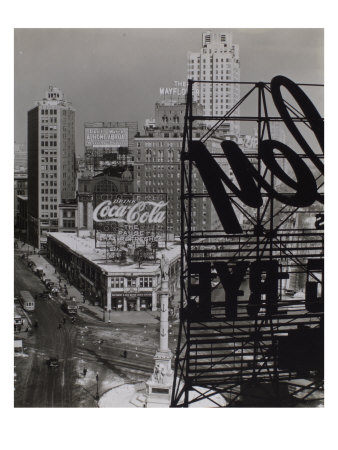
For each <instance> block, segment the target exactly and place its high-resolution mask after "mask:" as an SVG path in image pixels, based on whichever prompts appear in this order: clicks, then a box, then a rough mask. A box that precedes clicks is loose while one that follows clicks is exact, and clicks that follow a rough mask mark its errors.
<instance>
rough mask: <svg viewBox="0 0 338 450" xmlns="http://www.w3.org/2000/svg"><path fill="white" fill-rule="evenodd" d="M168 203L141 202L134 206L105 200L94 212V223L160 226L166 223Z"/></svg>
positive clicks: (133, 204)
mask: <svg viewBox="0 0 338 450" xmlns="http://www.w3.org/2000/svg"><path fill="white" fill-rule="evenodd" d="M167 204H168V202H163V201H161V202H152V201H140V202H136V203H132V204H124V203H122V204H120V203H114V201H111V200H105V201H103V202H102V203H100V204H99V205H98V206H97V207H96V208H95V209H94V211H93V220H94V222H117V223H127V224H137V223H140V224H145V223H147V224H155V223H156V224H160V223H163V222H164V221H165V218H166V209H165V207H166V206H167Z"/></svg>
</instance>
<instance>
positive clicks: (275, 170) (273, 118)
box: [171, 77, 324, 407]
mask: <svg viewBox="0 0 338 450" xmlns="http://www.w3.org/2000/svg"><path fill="white" fill-rule="evenodd" d="M277 78H278V80H277ZM273 81H274V80H272V81H271V83H267V82H259V83H249V82H248V83H243V82H238V83H237V84H238V85H240V87H241V89H243V90H244V89H247V93H246V94H245V95H243V97H242V98H241V100H240V101H239V102H238V103H237V104H236V105H234V106H233V108H231V109H230V110H229V111H228V113H227V114H226V115H225V116H224V117H219V116H217V115H211V116H196V115H195V116H194V115H193V108H192V105H193V86H194V84H195V83H197V84H198V85H199V86H202V85H203V83H209V84H213V83H214V84H215V83H217V85H224V86H226V85H227V84H230V82H220V81H218V82H211V81H200V80H189V83H188V93H187V103H186V115H185V128H184V136H183V145H182V152H181V310H180V329H179V337H178V345H177V351H176V359H175V375H174V385H173V393H172V401H171V407H189V406H190V405H191V404H192V403H195V402H198V401H199V400H202V399H208V400H209V401H211V402H213V403H214V405H215V406H221V402H219V400H218V399H219V398H220V397H219V395H221V396H222V398H223V399H225V400H226V403H227V406H281V405H292V404H293V403H292V402H293V401H295V399H296V398H297V399H299V398H303V399H304V398H309V397H310V396H311V395H312V394H313V393H314V392H317V393H318V391H321V390H323V376H324V374H323V372H324V370H323V345H324V343H323V318H324V303H323V254H324V244H323V239H324V236H323V207H322V203H323V202H322V189H323V175H322V174H321V173H320V172H321V170H320V169H321V165H322V159H323V155H322V154H321V153H319V152H314V151H312V149H310V147H311V146H313V145H312V140H311V138H309V137H306V138H303V136H305V134H304V133H303V132H301V131H300V130H301V128H302V127H304V128H305V129H306V130H307V131H306V132H305V133H309V132H310V133H311V134H312V133H315V137H316V138H317V141H318V142H319V143H321V140H322V138H323V136H322V126H323V119H321V118H320V116H319V115H318V113H317V111H316V110H315V108H314V107H313V105H312V103H311V101H310V100H309V99H308V97H307V96H306V94H304V95H303V94H302V92H303V89H312V88H316V89H321V90H322V85H309V84H308V85H305V84H295V83H293V82H291V80H288V79H286V78H285V77H276V81H278V82H281V83H282V87H283V89H284V88H285V89H286V90H289V93H291V95H289V96H288V98H287V100H284V99H283V102H282V103H283V111H282V108H278V102H276V101H275V98H274V95H275V97H276V96H277V94H276V93H274V92H273V89H274V86H273ZM284 83H286V84H284ZM279 91H281V89H279ZM275 92H276V90H275ZM290 97H291V99H290ZM248 100H250V101H251V105H252V104H254V105H255V109H256V114H255V115H252V116H249V115H246V116H241V115H240V114H239V106H240V105H242V104H243V103H244V102H246V101H248ZM272 100H274V102H275V104H274V103H273V102H272ZM253 102H255V103H253ZM280 104H281V102H280V103H279V105H280ZM295 104H296V106H295ZM276 110H277V112H276ZM271 111H272V112H273V114H271V113H270V112H271ZM316 113H317V114H316ZM201 120H202V121H204V123H205V124H206V125H207V127H206V130H207V131H206V133H205V134H204V136H203V137H202V138H200V139H199V140H196V138H195V136H194V133H193V130H194V122H195V121H201ZM230 121H239V122H251V123H252V124H256V125H257V137H258V144H257V149H250V151H247V152H246V153H245V154H244V156H245V158H246V160H247V161H248V163H247V166H246V169H247V175H246V176H247V178H248V183H249V181H250V180H249V179H250V177H251V176H253V179H254V180H255V184H253V185H252V186H253V187H254V189H255V190H256V189H257V196H260V198H261V200H262V201H261V204H260V206H258V207H252V206H248V205H247V204H246V200H245V198H244V194H243V192H244V191H245V189H246V188H245V182H244V183H243V182H242V181H241V180H240V179H239V178H240V177H238V176H237V180H235V181H234V179H233V178H231V179H230V178H229V177H230V175H229V170H230V169H234V172H235V171H236V164H235V163H236V161H237V162H238V161H239V159H238V155H237V154H235V153H236V151H237V153H241V155H242V156H243V152H242V151H241V149H240V148H239V147H238V146H236V147H234V146H233V147H231V148H230V147H225V146H224V147H223V143H224V141H225V142H226V139H229V138H227V137H226V133H223V135H222V127H223V125H224V124H227V123H229V122H230ZM273 122H275V123H280V124H281V126H282V124H284V125H285V126H286V127H287V129H288V130H289V132H290V133H291V134H292V137H293V138H294V140H295V141H296V143H294V141H292V142H293V143H292V144H291V146H292V147H293V148H294V149H295V151H294V152H293V151H292V150H291V149H290V148H289V147H288V149H289V150H290V151H289V150H288V149H286V147H287V146H286V145H285V144H279V143H278V142H277V141H276V140H273V139H272V138H273V137H272V132H271V128H272V123H273ZM318 130H319V131H318ZM297 133H298V134H297ZM312 137H313V136H312ZM214 138H215V140H217V139H218V140H219V142H221V141H222V140H223V143H222V144H221V145H222V148H223V151H222V149H221V150H220V151H215V146H214V145H211V141H212V139H214ZM302 138H303V140H302ZM197 141H199V142H197ZM266 141H271V142H272V144H271V145H272V147H274V149H277V150H279V152H278V153H276V152H275V153H274V154H273V155H274V156H273V158H274V162H273V163H272V162H271V160H270V163H269V161H268V157H267V156H266V155H267V152H265V153H263V150H264V147H266V145H267V144H266ZM313 141H314V139H313ZM276 142H277V143H276ZM297 143H298V144H299V147H300V149H296V145H297ZM202 144H203V145H202ZM209 144H210V145H209ZM316 144H317V143H316ZM228 145H230V144H228ZM225 148H227V149H228V151H227V152H226V151H225ZM234 148H235V150H234V152H233V153H231V152H230V150H233V149H234ZM229 149H230V150H229ZM274 149H272V153H273V150H274ZM304 149H305V150H304ZM202 151H203V152H204V151H205V152H208V153H209V155H207V156H205V158H208V157H210V158H211V159H213V161H215V162H216V164H217V165H218V166H219V168H220V169H219V171H218V168H217V171H215V172H213V175H212V176H214V177H217V176H220V175H219V173H220V172H221V170H222V171H223V172H224V173H225V174H226V175H225V176H224V177H223V178H222V182H224V180H226V184H227V187H228V189H227V191H226V193H227V200H228V203H229V205H230V206H231V208H232V210H233V211H234V213H235V214H236V217H237V220H238V222H239V230H238V227H237V230H235V231H231V230H230V231H229V230H227V231H225V230H224V222H222V220H221V222H222V225H223V226H219V227H217V229H212V230H207V231H205V230H197V229H196V228H195V227H194V226H193V211H194V208H193V206H194V201H195V199H196V198H201V197H203V198H207V199H209V200H208V201H212V203H213V207H214V208H215V212H216V213H217V215H218V217H219V218H220V214H221V209H222V208H221V207H219V205H220V202H219V199H218V207H217V204H216V203H217V195H218V194H217V193H216V194H215V192H212V191H211V188H210V186H211V185H212V183H213V181H212V180H211V181H210V176H209V178H208V174H207V173H206V172H204V174H203V173H201V172H203V170H202V169H203V164H202V163H201V161H202V160H201V159H200V160H199V158H200V156H199V155H200V153H201V152H202ZM291 152H292V153H296V156H293V154H291ZM229 155H230V156H229ZM231 155H234V156H233V158H232V159H231ZM264 155H265V156H266V157H264ZM235 158H237V159H235ZM211 159H209V161H211ZM296 159H297V161H296ZM298 159H299V161H300V162H299V161H298ZM243 161H244V159H243ZM290 165H291V170H290ZM304 165H307V169H306V167H304ZM268 166H269V167H268ZM300 166H301V169H299V170H303V172H302V173H305V172H306V174H307V175H306V176H307V177H308V178H307V180H308V181H309V180H310V178H311V176H313V180H315V181H314V183H315V190H316V193H315V194H314V197H313V199H312V200H308V201H307V205H305V206H304V204H306V201H305V200H304V198H303V197H302V195H301V194H299V198H300V200H299V201H298V197H297V195H298V193H299V192H300V191H301V190H302V187H301V183H302V181H301V180H300V178H301V175H300V172H298V168H299V167H300ZM241 167H242V166H241V164H238V166H237V169H238V170H237V174H239V173H240V170H242V169H241ZM213 168H215V166H213V167H208V168H205V170H206V171H208V170H209V171H212V170H213ZM250 170H251V172H250ZM308 171H310V172H311V173H310V174H309V172H308ZM194 173H197V175H198V176H202V179H203V181H204V185H205V189H204V190H203V192H196V189H194V185H193V178H194ZM252 174H254V175H252ZM311 174H312V175H311ZM222 176H223V175H222ZM229 180H230V181H229ZM311 180H312V178H311ZM311 180H310V181H309V183H310V182H311ZM208 183H209V188H208V185H207V184H208ZM231 183H232V184H231ZM304 183H305V182H304ZM267 186H268V187H267ZM312 186H313V183H312ZM294 191H296V194H295V192H294ZM304 192H306V190H304ZM219 195H221V194H219ZM249 195H250V192H249V193H247V196H248V197H249ZM304 195H306V194H304ZM296 197H297V199H296ZM292 198H293V199H294V205H292V201H293V200H292ZM215 199H216V200H215ZM297 202H298V203H297ZM224 203H225V202H224ZM247 203H249V201H248V202H247ZM221 206H222V204H221ZM224 220H227V218H226V216H225V219H224ZM235 228H236V227H235ZM276 278H278V281H276ZM269 283H270V284H269ZM208 286H209V287H210V286H211V289H210V292H209V291H208ZM299 380H301V381H299Z"/></svg>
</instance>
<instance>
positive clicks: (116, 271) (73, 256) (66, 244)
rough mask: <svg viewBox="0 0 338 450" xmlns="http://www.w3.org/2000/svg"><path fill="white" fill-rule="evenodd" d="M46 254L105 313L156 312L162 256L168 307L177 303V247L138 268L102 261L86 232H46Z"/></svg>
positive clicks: (127, 263) (128, 263)
mask: <svg viewBox="0 0 338 450" xmlns="http://www.w3.org/2000/svg"><path fill="white" fill-rule="evenodd" d="M47 251H48V255H49V258H50V260H51V261H52V263H53V264H54V265H55V266H56V267H58V268H59V270H60V271H61V272H62V273H63V274H64V276H65V277H66V278H67V279H68V280H69V281H70V282H71V283H72V284H73V285H74V286H76V287H77V288H78V289H80V290H81V291H82V292H83V295H84V297H85V299H87V300H88V301H90V302H92V303H94V304H97V305H100V306H102V308H104V309H105V310H106V311H107V312H108V313H110V312H112V313H114V311H132V310H136V311H140V310H146V309H151V310H153V311H156V310H157V308H158V307H159V302H160V295H161V276H162V273H161V264H160V261H161V258H162V256H164V257H165V258H166V260H167V261H168V270H169V292H168V295H169V302H170V303H169V304H170V307H171V308H174V306H177V304H178V298H177V296H178V293H179V282H180V281H179V280H180V270H179V267H180V245H179V244H170V245H168V247H167V249H162V250H160V251H158V252H157V255H156V260H155V261H154V262H146V263H143V264H142V265H141V266H140V265H139V264H138V263H135V261H133V260H132V259H130V258H128V259H127V260H126V261H124V262H123V264H116V263H112V262H106V260H105V251H104V249H97V248H96V247H95V241H94V239H93V238H91V237H90V235H89V234H88V233H87V234H85V233H81V234H80V235H77V234H75V233H73V234H69V233H50V234H49V235H48V245H47ZM106 319H108V316H106Z"/></svg>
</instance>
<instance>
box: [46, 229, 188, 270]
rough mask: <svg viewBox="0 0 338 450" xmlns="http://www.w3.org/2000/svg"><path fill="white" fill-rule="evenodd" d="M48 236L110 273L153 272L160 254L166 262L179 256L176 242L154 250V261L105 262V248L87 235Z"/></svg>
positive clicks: (64, 234) (58, 233) (52, 234)
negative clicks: (140, 262) (139, 262)
mask: <svg viewBox="0 0 338 450" xmlns="http://www.w3.org/2000/svg"><path fill="white" fill-rule="evenodd" d="M48 236H51V237H52V238H54V239H56V240H57V241H59V242H60V243H62V244H63V245H64V246H65V247H67V248H68V249H70V250H71V251H72V252H74V253H76V254H77V255H79V256H82V257H83V258H85V259H87V260H88V261H90V262H92V263H93V264H95V265H97V266H98V267H100V269H101V270H102V271H104V272H107V273H108V274H109V275H110V274H122V273H128V274H130V272H132V273H133V274H136V275H137V274H138V275H141V274H148V273H149V274H153V273H154V272H156V271H159V270H160V260H161V259H162V256H164V257H165V259H166V260H167V261H168V262H171V261H173V260H175V259H178V258H179V256H180V251H181V247H180V245H179V244H178V243H175V244H174V243H168V244H167V249H159V250H157V251H156V261H157V262H156V263H154V262H150V261H144V262H142V264H141V267H139V264H138V263H137V262H134V261H130V262H126V263H123V264H116V263H113V262H108V263H106V250H105V248H95V239H93V238H91V237H89V236H77V233H62V232H57V233H48Z"/></svg>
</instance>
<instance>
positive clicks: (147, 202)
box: [93, 193, 168, 248]
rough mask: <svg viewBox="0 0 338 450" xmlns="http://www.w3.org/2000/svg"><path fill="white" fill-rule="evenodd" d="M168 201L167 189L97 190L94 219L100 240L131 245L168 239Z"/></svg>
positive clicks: (97, 239)
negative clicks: (144, 190) (121, 192)
mask: <svg viewBox="0 0 338 450" xmlns="http://www.w3.org/2000/svg"><path fill="white" fill-rule="evenodd" d="M167 205H168V201H167V195H166V194H163V193H152V194H147V193H132V194H130V193H126V194H111V193H110V194H108V193H107V194H105V193H100V194H96V195H95V199H94V210H93V223H94V229H95V236H96V241H97V243H99V242H98V241H100V242H101V241H102V242H103V243H104V245H107V242H110V241H111V242H115V244H117V243H118V245H119V246H121V245H122V244H123V245H124V246H125V247H127V248H129V247H135V246H137V245H144V246H147V245H150V243H151V242H153V241H166V239H167V238H166V236H167ZM122 236H123V238H121V237H122ZM99 245H100V244H99ZM102 245H103V244H102Z"/></svg>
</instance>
